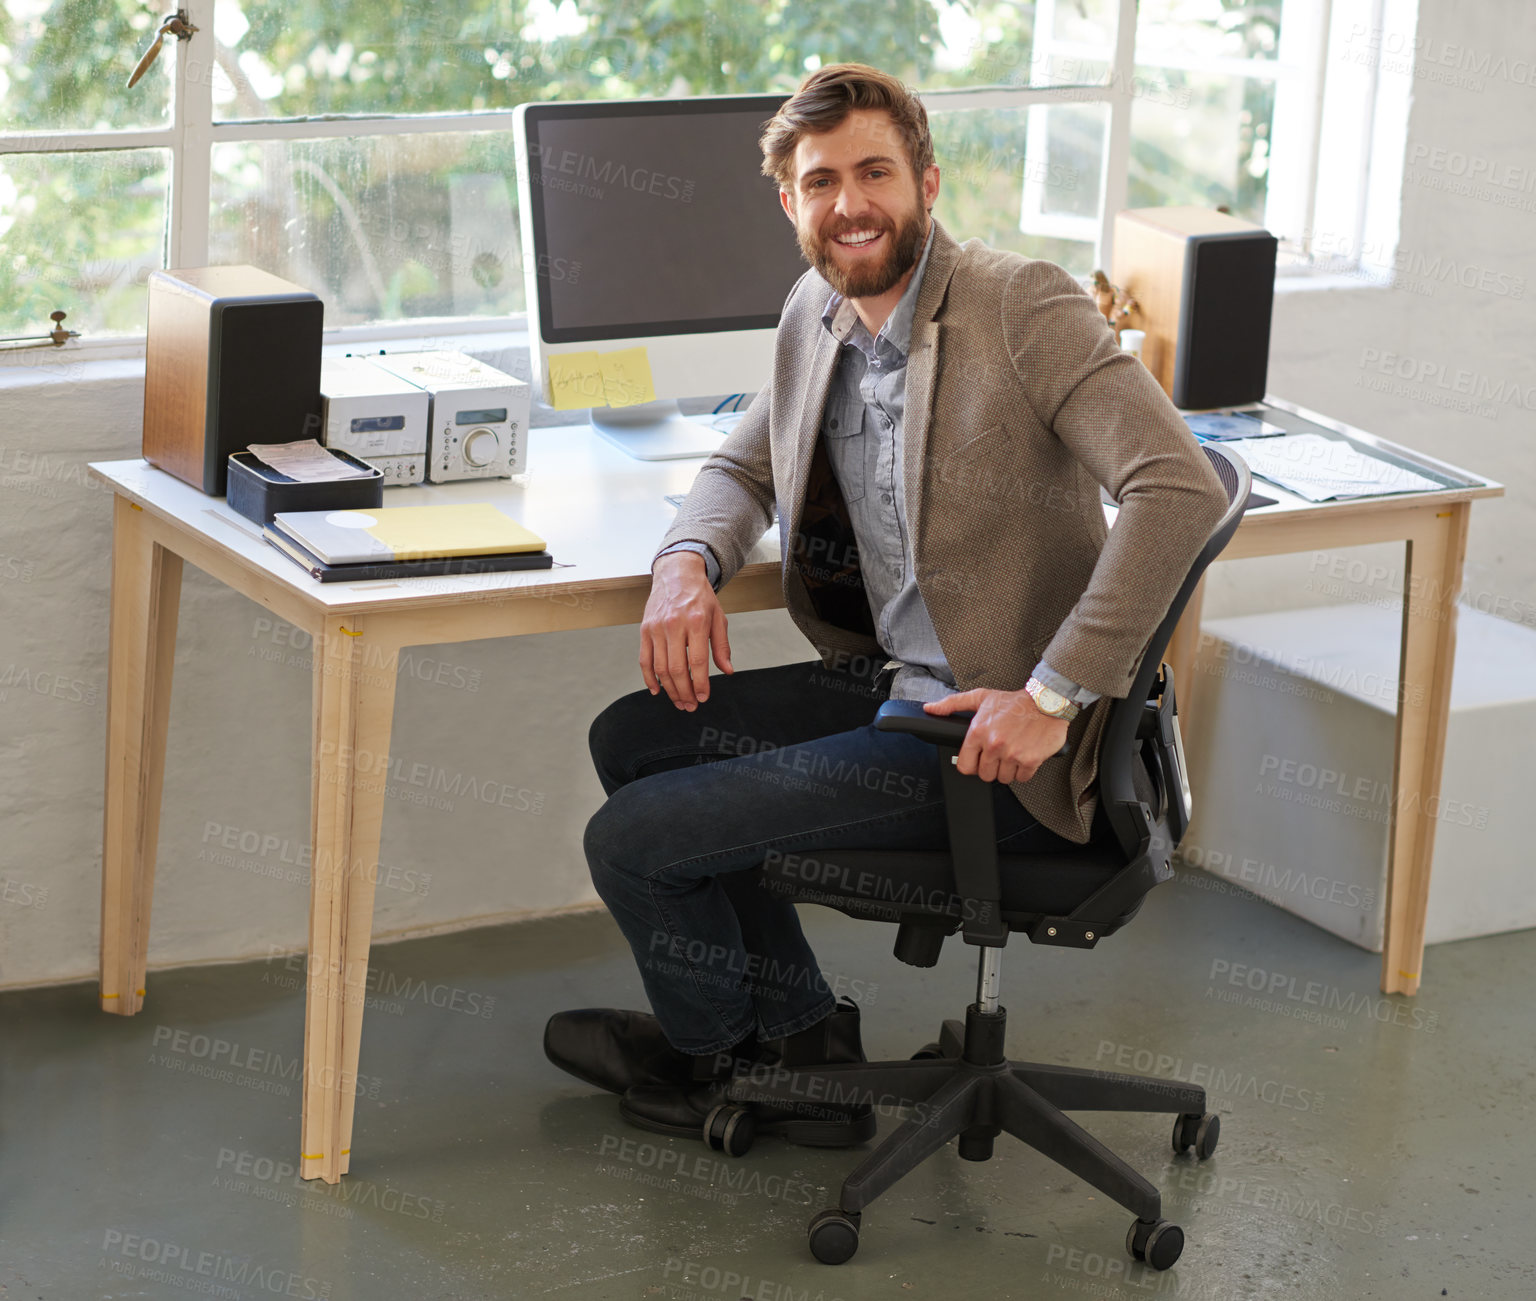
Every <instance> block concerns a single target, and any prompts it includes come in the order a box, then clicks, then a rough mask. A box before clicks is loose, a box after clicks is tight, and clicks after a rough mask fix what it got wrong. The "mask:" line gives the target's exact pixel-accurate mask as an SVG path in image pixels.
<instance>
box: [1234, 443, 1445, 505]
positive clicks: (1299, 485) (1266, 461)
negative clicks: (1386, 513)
mask: <svg viewBox="0 0 1536 1301" xmlns="http://www.w3.org/2000/svg"><path fill="white" fill-rule="evenodd" d="M1222 446H1223V447H1230V448H1231V449H1232V450H1233V451H1234V452H1236V453H1237V454H1238V455H1239V456H1241V457H1242V458H1243V460H1245V461H1246V462H1247V463H1248V468H1249V469H1250V470H1252V471H1253V473H1254V474H1256V475H1258V476H1259V477H1260V478H1262V479H1268V480H1269V481H1270V482H1271V483H1275V484H1279V485H1280V487H1282V488H1284V489H1286V490H1287V491H1289V492H1294V493H1295V494H1296V495H1297V496H1298V497H1305V498H1306V499H1307V500H1308V501H1329V500H1331V499H1333V498H1336V497H1384V496H1387V495H1388V494H1390V493H1394V492H1438V491H1439V490H1441V489H1442V488H1444V487H1445V485H1444V484H1443V483H1437V482H1436V481H1435V480H1433V479H1429V478H1426V477H1425V476H1424V475H1422V474H1417V473H1415V472H1414V471H1412V470H1408V469H1405V468H1403V467H1402V466H1400V465H1393V464H1392V463H1391V462H1390V461H1383V460H1381V459H1379V458H1378V457H1375V456H1370V455H1367V454H1366V453H1365V452H1362V451H1360V450H1359V449H1358V448H1356V447H1354V446H1352V445H1351V444H1349V443H1345V442H1340V441H1339V440H1338V439H1334V438H1324V437H1323V436H1322V435H1321V434H1287V435H1286V436H1285V437H1284V438H1238V439H1233V440H1232V441H1230V442H1225V443H1223V444H1222Z"/></svg>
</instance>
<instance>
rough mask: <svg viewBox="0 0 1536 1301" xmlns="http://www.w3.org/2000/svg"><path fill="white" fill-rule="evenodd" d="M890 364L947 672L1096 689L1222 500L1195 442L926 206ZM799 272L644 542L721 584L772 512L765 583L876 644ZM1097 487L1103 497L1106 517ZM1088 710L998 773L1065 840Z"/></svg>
mask: <svg viewBox="0 0 1536 1301" xmlns="http://www.w3.org/2000/svg"><path fill="white" fill-rule="evenodd" d="M935 225H936V226H937V229H936V230H935V231H934V237H933V247H932V249H931V251H930V252H929V255H928V265H927V268H926V270H925V272H924V276H923V282H922V285H921V287H920V290H919V293H918V298H917V307H916V312H915V314H914V318H913V323H912V342H911V350H910V352H909V354H908V362H907V389H906V416H905V424H904V443H905V448H904V469H905V473H906V487H907V520H908V526H909V533H910V537H911V545H912V556H913V562H914V566H915V569H916V573H917V584H918V589H919V591H920V592H921V593H922V596H923V600H924V601H925V603H926V604H927V606H928V612H929V615H930V616H931V618H932V619H933V626H934V631H935V632H936V633H937V635H938V638H939V644H940V645H941V646H943V648H944V654H945V657H946V658H947V659H948V661H949V667H950V670H951V672H952V673H953V674H954V678H955V683H956V685H957V688H958V689H959V690H961V691H966V690H970V689H971V688H973V687H994V688H997V689H998V690H1002V691H1018V690H1021V689H1022V688H1023V686H1024V683H1025V682H1026V681H1027V680H1028V677H1029V674H1030V671H1031V670H1032V669H1033V668H1034V666H1035V664H1036V663H1038V662H1039V661H1040V660H1041V659H1042V658H1043V659H1045V660H1046V661H1047V662H1048V663H1049V664H1050V665H1051V667H1052V668H1053V669H1055V670H1056V671H1057V672H1058V673H1062V674H1064V675H1065V676H1067V677H1068V678H1071V679H1072V680H1073V681H1074V682H1077V683H1080V684H1081V685H1083V686H1085V687H1088V688H1090V689H1091V690H1094V691H1098V692H1100V693H1102V694H1103V695H1104V696H1106V697H1113V696H1124V695H1125V693H1126V692H1127V691H1128V690H1129V688H1130V684H1131V680H1132V678H1133V676H1134V674H1135V670H1136V666H1137V664H1138V662H1139V660H1140V659H1141V655H1142V652H1143V650H1144V649H1145V647H1146V645H1147V642H1148V641H1149V640H1150V638H1151V636H1152V633H1153V632H1154V631H1155V630H1156V627H1157V625H1158V623H1159V622H1161V620H1162V617H1163V615H1164V614H1166V613H1167V610H1168V605H1169V603H1170V602H1171V601H1172V599H1173V596H1174V594H1175V592H1176V591H1177V590H1178V587H1179V585H1180V583H1181V582H1182V581H1183V579H1184V576H1185V575H1186V574H1187V573H1188V572H1189V566H1190V564H1191V563H1192V562H1193V560H1194V558H1195V556H1196V555H1197V554H1198V553H1199V550H1200V548H1201V547H1202V546H1203V545H1204V544H1205V541H1206V539H1207V538H1209V537H1210V535H1211V532H1212V531H1213V530H1214V528H1215V526H1216V522H1217V521H1218V520H1219V519H1220V517H1221V515H1222V513H1223V512H1224V510H1225V509H1226V495H1225V493H1224V492H1223V490H1222V487H1221V484H1220V481H1219V480H1218V479H1217V477H1216V475H1215V472H1214V471H1212V470H1211V468H1210V466H1209V465H1208V464H1207V462H1206V459H1205V456H1204V455H1203V453H1201V451H1200V449H1199V444H1198V443H1197V442H1196V441H1195V439H1194V437H1193V436H1192V435H1191V434H1190V432H1189V430H1188V428H1187V427H1186V426H1185V424H1184V421H1183V420H1182V419H1181V418H1180V417H1179V414H1178V412H1177V410H1176V409H1175V408H1174V406H1173V404H1172V403H1171V402H1170V401H1169V400H1168V398H1167V396H1166V395H1165V394H1164V393H1163V391H1162V389H1161V388H1159V387H1158V384H1157V381H1156V380H1154V379H1153V378H1152V375H1151V373H1150V372H1148V371H1147V369H1146V368H1145V367H1144V366H1142V364H1141V363H1140V362H1139V361H1137V360H1136V359H1135V358H1133V357H1131V356H1129V355H1128V354H1126V353H1123V352H1121V351H1119V349H1118V348H1117V347H1116V345H1115V337H1114V334H1113V333H1112V332H1111V331H1110V329H1109V327H1108V326H1107V325H1106V324H1105V322H1104V318H1103V317H1102V316H1100V315H1099V313H1098V310H1097V309H1096V308H1095V307H1094V305H1093V302H1092V300H1091V299H1090V298H1089V297H1088V295H1087V294H1086V293H1084V292H1083V290H1082V289H1081V288H1080V287H1079V286H1078V284H1077V282H1076V281H1075V280H1074V279H1073V278H1072V277H1071V276H1070V275H1069V274H1068V273H1067V272H1065V271H1063V270H1062V269H1061V268H1060V267H1058V266H1056V265H1054V264H1053V263H1050V262H1043V261H1038V260H1034V259H1030V258H1026V257H1023V256H1021V255H1019V254H1016V253H1006V252H1001V251H999V250H996V249H992V248H988V247H987V246H986V245H985V244H983V243H982V242H981V241H980V240H968V241H967V242H966V243H965V244H964V245H960V244H957V243H956V242H955V240H954V239H953V238H952V237H951V236H950V235H949V233H948V232H947V231H945V229H944V227H943V226H942V225H938V223H937V220H935ZM831 292H832V290H831V287H830V286H829V285H828V284H827V282H826V281H825V280H824V279H822V277H821V276H820V275H819V274H818V273H817V272H816V271H814V270H810V271H807V272H806V273H805V275H803V276H802V277H801V278H800V280H799V281H798V282H797V283H796V284H795V287H794V289H793V290H792V291H791V293H790V295H789V298H788V299H787V300H786V302H785V304H784V312H783V316H782V318H781V320H780V323H779V330H778V336H777V340H776V343H775V354H774V366H773V374H772V378H771V379H770V381H769V383H768V384H767V386H766V387H764V388H763V389H762V390H761V391H760V392H759V393H758V394H757V396H756V398H755V399H754V400H753V401H752V404H751V405H750V406H749V407H748V408H747V413H746V415H745V417H743V419H742V420H741V421H740V422H739V423H738V424H737V426H736V428H735V429H734V430H733V431H732V433H731V435H730V437H729V438H727V439H726V441H725V443H724V445H723V446H722V447H721V448H720V450H719V451H718V452H716V453H715V454H714V455H713V456H711V457H710V458H709V459H708V460H707V461H706V462H705V463H704V466H703V468H702V469H700V471H699V474H698V478H697V479H696V480H695V481H694V485H693V488H692V490H691V491H690V492H689V494H688V496H687V498H686V499H685V500H684V502H683V504H682V507H681V508H680V509H679V511H678V513H677V518H676V520H675V521H674V522H673V524H672V527H671V528H670V529H668V530H667V534H666V536H665V538H663V539H662V543H661V546H660V547H658V549H657V550H658V553H659V552H660V551H661V550H664V549H665V548H666V547H669V546H671V545H672V544H673V543H674V542H680V541H683V540H684V539H690V540H694V541H698V542H703V543H706V544H708V546H709V548H710V549H711V550H712V551H713V552H714V554H715V557H716V559H717V560H718V561H719V563H720V570H721V578H720V581H721V585H722V586H723V585H724V584H725V583H727V582H729V581H730V579H731V577H732V576H733V575H734V574H735V573H736V571H737V570H738V569H740V568H741V566H742V563H743V562H744V560H745V557H746V554H747V552H748V551H749V550H750V549H751V547H752V546H753V545H754V544H755V543H756V542H757V540H758V539H759V538H760V537H761V536H762V535H763V533H764V531H765V530H766V529H767V528H768V526H769V525H770V524H771V523H772V522H773V517H772V513H771V511H772V507H773V506H774V505H775V503H776V504H777V507H778V512H779V521H780V554H781V559H782V564H783V590H784V602H785V605H786V607H787V608H788V610H789V615H790V618H792V619H793V620H794V621H795V624H796V626H797V627H798V628H799V629H800V631H801V632H803V633H804V634H805V636H806V637H807V638H808V639H809V641H810V643H811V645H812V646H814V647H815V649H816V652H817V654H818V655H819V656H820V657H821V659H822V661H823V663H825V664H826V665H828V666H829V667H831V666H834V665H836V664H838V663H842V664H844V665H848V664H850V663H851V662H853V661H854V660H855V659H856V657H859V656H864V657H869V658H871V659H873V658H875V657H879V658H880V659H883V658H884V657H883V655H882V652H881V651H880V648H879V645H878V644H877V642H876V641H875V638H874V635H873V629H874V624H873V619H872V617H871V614H870V610H869V602H868V598H867V596H866V594H865V591H864V585H863V579H862V577H861V575H860V573H859V567H858V552H857V548H856V546H855V545H854V538H853V530H852V526H851V524H850V522H849V514H848V508H847V506H846V504H845V503H844V501H843V498H842V494H841V492H840V491H839V490H838V487H837V480H836V478H835V477H834V475H833V474H832V471H831V464H830V461H829V460H828V457H827V454H826V451H825V448H824V447H823V446H822V442H821V439H820V438H819V436H818V431H819V428H820V422H821V415H822V407H823V404H824V403H825V401H826V397H827V390H828V388H829V387H830V384H831V380H832V373H833V367H834V364H835V362H836V360H837V350H838V346H839V345H838V344H837V342H836V340H834V339H833V338H832V336H831V335H830V334H829V333H828V332H827V330H826V329H825V328H824V327H823V326H822V324H821V313H822V309H823V308H824V307H825V305H826V302H827V299H828V297H829V296H830V295H831ZM1101 484H1102V485H1103V486H1104V487H1105V488H1106V489H1107V490H1108V491H1109V493H1110V495H1111V496H1112V497H1114V498H1115V500H1116V501H1117V502H1118V503H1119V504H1120V511H1119V515H1118V517H1117V519H1116V522H1115V527H1114V528H1113V530H1110V529H1107V528H1106V527H1105V523H1104V513H1103V509H1102V507H1101V505H1100V499H1099V486H1100V485H1101ZM1104 716H1105V708H1104V706H1103V704H1101V703H1096V704H1094V705H1092V706H1090V707H1088V708H1087V709H1085V710H1083V711H1082V713H1080V714H1079V715H1078V717H1077V718H1076V719H1075V720H1074V721H1073V723H1072V725H1071V727H1070V729H1069V732H1068V737H1069V739H1070V740H1071V741H1072V743H1073V751H1072V754H1071V755H1070V756H1068V757H1065V758H1052V759H1048V760H1047V761H1046V762H1045V763H1044V764H1042V765H1041V767H1040V769H1039V771H1038V772H1037V773H1036V774H1035V776H1034V777H1033V778H1032V779H1031V780H1030V781H1028V782H1015V783H1013V784H1012V785H1011V786H1010V788H1009V789H1010V790H1011V791H1012V792H1013V794H1014V795H1015V796H1016V797H1017V798H1018V799H1019V800H1020V801H1021V802H1022V803H1023V805H1024V807H1025V808H1026V809H1028V810H1029V812H1031V813H1032V814H1034V816H1035V817H1036V818H1037V819H1039V821H1040V822H1041V823H1043V824H1044V825H1045V826H1047V827H1049V828H1050V829H1051V830H1052V831H1055V832H1056V833H1058V834H1059V835H1063V836H1066V837H1067V838H1069V839H1071V840H1074V841H1077V842H1079V843H1081V842H1083V841H1085V840H1086V839H1087V838H1088V832H1089V827H1090V824H1091V823H1092V820H1093V813H1094V807H1095V803H1096V800H1097V785H1096V782H1095V778H1096V776H1097V772H1098V742H1099V738H1100V734H1101V732H1102V730H1103V724H1104Z"/></svg>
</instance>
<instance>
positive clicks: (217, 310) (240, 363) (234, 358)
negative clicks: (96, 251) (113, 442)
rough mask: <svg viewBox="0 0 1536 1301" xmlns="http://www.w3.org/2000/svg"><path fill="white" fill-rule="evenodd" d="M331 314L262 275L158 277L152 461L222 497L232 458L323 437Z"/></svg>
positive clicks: (149, 399)
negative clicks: (323, 343)
mask: <svg viewBox="0 0 1536 1301" xmlns="http://www.w3.org/2000/svg"><path fill="white" fill-rule="evenodd" d="M324 313H325V308H324V305H323V304H322V303H321V302H320V300H319V298H317V297H316V296H315V295H314V294H312V293H310V292H309V291H308V290H307V289H303V288H300V287H299V286H298V285H295V284H290V283H289V282H288V281H286V280H280V279H279V278H278V277H277V276H274V275H269V274H268V273H267V272H265V271H259V270H257V269H256V268H255V267H249V266H233V267H191V268H186V269H183V270H179V271H155V272H151V274H150V277H149V338H148V341H147V343H146V345H145V356H144V459H145V460H146V461H148V462H149V463H150V464H151V465H158V466H159V467H160V468H161V469H162V470H165V471H166V472H167V473H169V474H174V475H175V476H176V477H177V478H178V479H182V480H185V481H186V482H187V483H190V484H191V485H192V486H193V487H194V488H200V489H201V490H202V491H203V492H206V493H208V494H209V495H210V496H214V497H222V496H223V495H224V489H225V480H226V477H227V475H228V472H229V456H230V453H231V452H242V451H244V450H245V449H246V447H247V446H249V445H250V444H251V443H292V442H296V441H297V440H299V439H302V438H316V437H318V436H319V432H320V331H321V328H322V326H323V323H324Z"/></svg>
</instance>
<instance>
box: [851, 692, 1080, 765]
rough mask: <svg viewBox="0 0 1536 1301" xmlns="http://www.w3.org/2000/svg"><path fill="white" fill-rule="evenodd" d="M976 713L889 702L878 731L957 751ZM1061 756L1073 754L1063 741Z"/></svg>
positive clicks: (880, 715) (877, 717)
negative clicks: (940, 711)
mask: <svg viewBox="0 0 1536 1301" xmlns="http://www.w3.org/2000/svg"><path fill="white" fill-rule="evenodd" d="M975 717H976V714H975V712H974V711H970V710H961V711H960V712H959V713H954V714H930V713H928V712H926V711H925V710H924V709H923V702H922V701H921V700H887V701H886V702H885V703H884V704H883V705H881V706H880V708H879V709H878V710H877V711H876V712H875V730H876V731H879V732H906V733H907V734H908V735H910V736H915V737H916V738H917V739H918V740H919V741H927V742H928V744H929V745H947V746H950V747H951V748H953V749H955V750H959V748H960V747H961V746H962V745H964V744H965V733H966V729H967V728H968V727H970V725H971V719H973V718H975ZM1056 753H1057V755H1059V756H1063V757H1064V756H1066V755H1069V754H1071V753H1072V742H1070V741H1063V742H1062V743H1061V749H1059V750H1058V751H1056Z"/></svg>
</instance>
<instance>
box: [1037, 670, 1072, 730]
mask: <svg viewBox="0 0 1536 1301" xmlns="http://www.w3.org/2000/svg"><path fill="white" fill-rule="evenodd" d="M1024 690H1025V691H1027V692H1028V693H1029V697H1030V699H1031V700H1033V701H1034V702H1035V708H1036V709H1038V710H1039V711H1040V712H1041V713H1042V714H1044V715H1045V716H1046V717H1047V718H1059V719H1061V721H1062V722H1063V723H1070V722H1071V721H1072V720H1073V719H1074V718H1076V717H1077V716H1078V714H1079V713H1080V712H1081V710H1082V706H1081V705H1075V704H1073V703H1072V702H1071V701H1070V700H1068V699H1067V698H1066V697H1065V696H1064V695H1062V694H1061V692H1059V691H1054V690H1052V689H1051V688H1050V687H1048V686H1046V685H1045V683H1043V682H1042V681H1040V679H1039V678H1030V680H1029V681H1028V682H1026V683H1025V684H1024Z"/></svg>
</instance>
